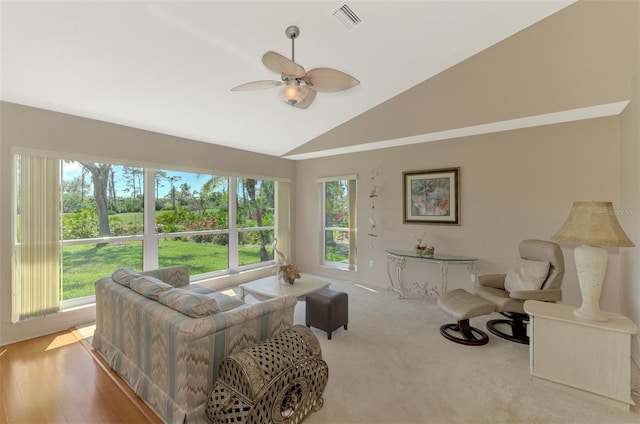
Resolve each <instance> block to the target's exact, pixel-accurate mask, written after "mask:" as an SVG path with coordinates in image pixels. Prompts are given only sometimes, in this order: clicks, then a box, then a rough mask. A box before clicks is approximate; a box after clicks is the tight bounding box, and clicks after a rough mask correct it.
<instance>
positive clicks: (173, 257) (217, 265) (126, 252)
mask: <svg viewBox="0 0 640 424" xmlns="http://www.w3.org/2000/svg"><path fill="white" fill-rule="evenodd" d="M189 240H190V239H188V240H186V241H185V240H181V239H163V240H162V241H161V242H160V250H159V263H160V266H161V267H165V266H172V265H188V266H189V274H191V275H196V274H202V273H205V272H212V271H220V270H224V269H227V268H228V267H229V265H228V262H229V261H228V251H227V246H220V245H216V244H210V243H195V242H193V241H189ZM238 255H239V257H238V262H239V263H240V265H248V264H254V263H258V262H260V247H259V246H244V247H243V246H241V247H240V248H239V252H238ZM122 267H129V268H133V269H135V270H137V271H141V270H142V242H139V241H136V242H127V243H115V244H102V245H84V246H67V247H65V248H64V249H63V299H64V300H67V299H73V298H76V297H82V296H90V295H94V294H95V288H94V283H95V281H96V280H98V279H100V278H102V277H108V276H111V274H112V273H113V271H114V270H116V269H118V268H122Z"/></svg>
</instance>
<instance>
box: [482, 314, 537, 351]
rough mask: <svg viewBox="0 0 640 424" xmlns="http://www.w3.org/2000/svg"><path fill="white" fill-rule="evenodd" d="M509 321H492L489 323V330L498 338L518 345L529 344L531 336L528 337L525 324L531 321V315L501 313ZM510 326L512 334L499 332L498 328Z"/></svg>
mask: <svg viewBox="0 0 640 424" xmlns="http://www.w3.org/2000/svg"><path fill="white" fill-rule="evenodd" d="M500 314H501V315H504V316H505V317H507V318H508V319H492V320H490V321H487V330H489V331H490V332H491V333H492V334H495V335H496V336H498V337H501V338H503V339H505V340H509V341H512V342H516V343H522V344H527V345H528V344H529V336H527V327H526V325H525V322H528V321H529V315H526V314H519V313H516V312H500ZM504 325H508V326H509V327H511V334H509V333H506V332H504V331H501V330H499V329H498V328H497V327H498V326H504Z"/></svg>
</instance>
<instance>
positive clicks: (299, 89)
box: [280, 80, 309, 106]
mask: <svg viewBox="0 0 640 424" xmlns="http://www.w3.org/2000/svg"><path fill="white" fill-rule="evenodd" d="M308 94H309V90H307V89H306V88H305V87H303V86H301V85H300V82H299V81H298V80H290V81H286V82H285V86H284V88H283V89H282V90H281V92H280V95H281V97H282V100H284V102H285V103H287V104H290V105H291V106H295V105H296V104H297V103H299V102H301V101H303V100H304V99H305V98H306V97H307V95H308Z"/></svg>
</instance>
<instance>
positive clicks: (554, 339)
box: [524, 300, 638, 411]
mask: <svg viewBox="0 0 640 424" xmlns="http://www.w3.org/2000/svg"><path fill="white" fill-rule="evenodd" d="M524 309H525V311H526V312H527V313H528V314H529V315H530V317H531V320H530V324H529V338H530V360H531V375H532V376H533V377H534V382H536V383H550V384H553V385H559V387H564V388H570V389H575V391H576V392H577V393H580V394H583V395H586V396H588V397H590V398H593V399H596V400H599V401H603V402H605V403H608V404H610V405H613V406H616V407H619V408H622V409H625V410H627V411H628V410H629V407H630V405H634V402H633V400H632V399H631V336H632V335H633V334H635V333H637V332H638V327H637V326H636V325H635V324H634V323H633V322H632V321H631V320H630V319H628V318H626V317H624V316H622V315H617V314H612V313H607V315H609V321H606V322H595V321H588V320H584V319H581V318H578V317H576V316H575V315H573V311H574V309H575V307H573V306H568V305H560V304H554V303H548V302H538V301H534V300H529V301H527V302H525V304H524Z"/></svg>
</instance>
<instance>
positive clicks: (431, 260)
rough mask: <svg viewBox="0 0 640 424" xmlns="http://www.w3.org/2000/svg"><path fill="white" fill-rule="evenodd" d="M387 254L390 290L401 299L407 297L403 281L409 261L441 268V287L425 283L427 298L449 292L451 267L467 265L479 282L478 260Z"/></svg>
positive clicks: (441, 256)
mask: <svg viewBox="0 0 640 424" xmlns="http://www.w3.org/2000/svg"><path fill="white" fill-rule="evenodd" d="M386 252H387V275H388V276H389V283H390V286H389V290H391V291H393V292H395V293H397V294H398V297H399V298H400V299H402V298H404V297H405V295H406V290H405V288H404V283H403V281H402V270H403V269H404V267H405V266H406V265H407V261H417V262H420V263H426V264H437V265H439V266H440V273H441V280H440V287H429V286H428V283H425V294H426V296H433V294H434V293H435V294H436V295H438V296H440V293H445V292H446V291H447V282H448V281H447V279H448V276H447V274H448V268H449V265H467V269H468V270H469V272H470V273H471V275H472V276H473V281H474V284H475V282H477V281H478V278H477V277H478V276H477V273H476V262H477V261H478V258H472V257H468V256H457V255H448V254H446V253H437V254H435V255H433V256H424V255H419V254H417V253H415V252H412V251H409V250H396V249H389V250H387V251H386ZM394 264H395V278H394V276H393V275H392V272H391V268H392V266H393V265H394Z"/></svg>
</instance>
